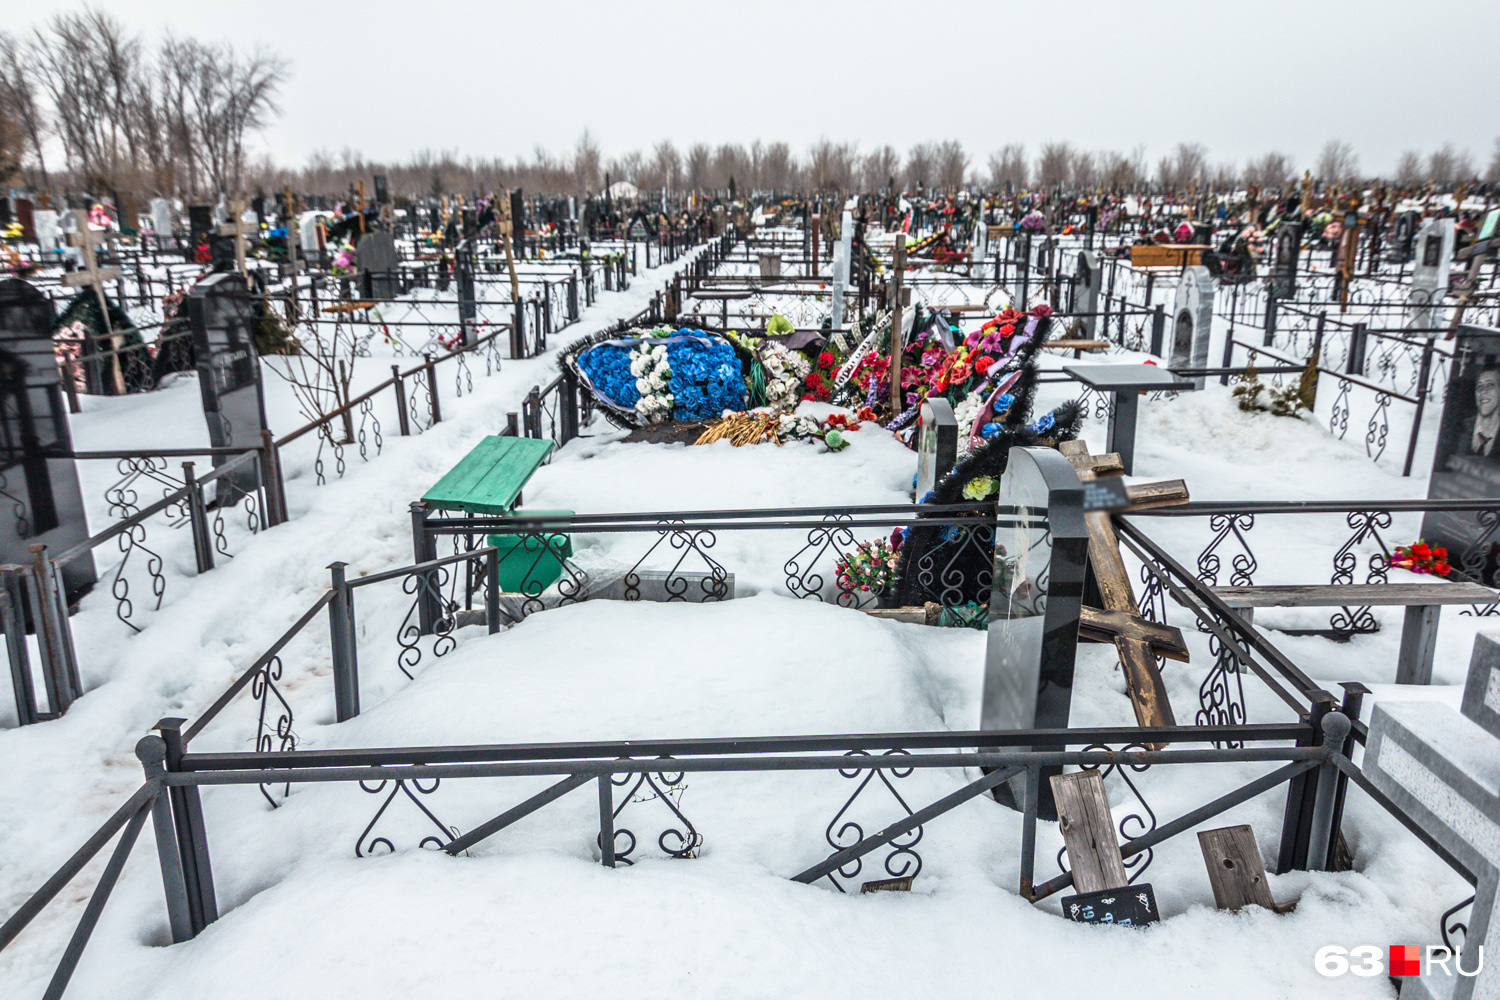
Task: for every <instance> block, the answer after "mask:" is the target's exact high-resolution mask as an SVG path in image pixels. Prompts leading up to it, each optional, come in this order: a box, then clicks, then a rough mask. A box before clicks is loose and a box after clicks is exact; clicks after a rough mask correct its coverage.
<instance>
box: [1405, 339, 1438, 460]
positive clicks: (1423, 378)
mask: <svg viewBox="0 0 1500 1000" xmlns="http://www.w3.org/2000/svg"><path fill="white" fill-rule="evenodd" d="M1433 339H1434V338H1433V337H1432V336H1430V335H1429V336H1428V338H1427V343H1426V344H1424V345H1423V346H1422V366H1421V368H1420V369H1419V370H1418V372H1417V412H1416V413H1415V414H1414V415H1413V417H1412V421H1411V440H1410V441H1408V442H1407V443H1406V462H1405V464H1403V465H1402V466H1401V474H1402V475H1403V476H1409V475H1411V463H1412V460H1413V459H1415V458H1416V457H1417V435H1418V434H1420V433H1421V431H1422V411H1423V410H1425V409H1426V408H1427V380H1428V379H1429V378H1430V377H1431V376H1432V349H1433V348H1432V345H1433Z"/></svg>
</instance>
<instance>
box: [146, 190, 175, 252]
mask: <svg viewBox="0 0 1500 1000" xmlns="http://www.w3.org/2000/svg"><path fill="white" fill-rule="evenodd" d="M175 222H176V220H175V219H174V218H173V212H172V203H171V202H170V201H168V200H167V199H165V198H152V199H151V228H152V229H153V230H155V231H156V239H157V246H160V245H161V241H162V240H166V239H171V237H172V230H173V228H175Z"/></svg>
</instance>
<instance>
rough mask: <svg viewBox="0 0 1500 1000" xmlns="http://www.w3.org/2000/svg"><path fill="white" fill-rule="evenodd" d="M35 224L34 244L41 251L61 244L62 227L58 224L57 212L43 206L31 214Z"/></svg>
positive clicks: (53, 248)
mask: <svg viewBox="0 0 1500 1000" xmlns="http://www.w3.org/2000/svg"><path fill="white" fill-rule="evenodd" d="M32 220H33V221H34V222H35V224H36V245H37V247H38V248H39V249H41V250H42V251H43V252H47V251H51V250H56V249H57V248H58V247H60V246H62V227H61V226H60V225H58V221H57V213H56V212H54V211H52V210H51V209H48V208H44V209H41V210H39V211H37V212H35V213H34V214H33V215H32Z"/></svg>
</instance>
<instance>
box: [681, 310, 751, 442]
mask: <svg viewBox="0 0 1500 1000" xmlns="http://www.w3.org/2000/svg"><path fill="white" fill-rule="evenodd" d="M670 341H675V343H674V342H669V343H668V346H667V361H668V364H670V366H671V369H672V379H671V381H670V382H669V383H668V386H669V388H670V389H671V392H672V397H673V400H674V405H673V407H672V416H673V418H674V419H677V420H710V419H712V418H714V417H717V416H720V415H722V414H723V413H724V411H726V410H743V409H744V408H745V375H744V371H743V369H742V368H741V367H740V359H739V358H738V357H737V356H736V355H735V353H734V348H733V347H730V346H729V343H728V342H727V341H725V340H723V339H722V338H719V337H710V336H707V335H705V334H704V333H703V331H701V330H688V329H687V328H686V327H684V328H683V329H681V330H679V331H678V336H676V337H672V338H670Z"/></svg>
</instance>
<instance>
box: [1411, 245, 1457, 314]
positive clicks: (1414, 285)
mask: <svg viewBox="0 0 1500 1000" xmlns="http://www.w3.org/2000/svg"><path fill="white" fill-rule="evenodd" d="M1453 239H1454V230H1453V220H1452V219H1428V220H1427V221H1426V222H1424V223H1422V228H1421V229H1419V230H1417V241H1416V245H1415V246H1414V247H1413V250H1414V251H1415V256H1414V257H1413V258H1412V271H1411V297H1410V298H1409V299H1408V300H1407V302H1408V304H1407V309H1406V328H1407V329H1408V330H1423V329H1431V328H1433V327H1435V326H1437V323H1438V315H1437V311H1438V307H1439V305H1440V304H1441V303H1442V301H1443V296H1444V295H1446V294H1447V292H1448V271H1449V270H1450V269H1451V268H1452V267H1453Z"/></svg>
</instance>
